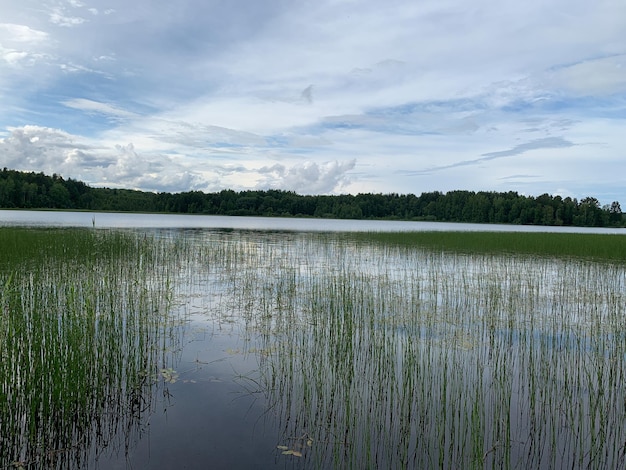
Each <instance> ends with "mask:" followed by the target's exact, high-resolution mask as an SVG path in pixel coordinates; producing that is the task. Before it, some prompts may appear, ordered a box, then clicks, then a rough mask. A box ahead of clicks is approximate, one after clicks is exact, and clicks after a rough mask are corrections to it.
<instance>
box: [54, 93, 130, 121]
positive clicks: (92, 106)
mask: <svg viewBox="0 0 626 470" xmlns="http://www.w3.org/2000/svg"><path fill="white" fill-rule="evenodd" d="M62 104H64V105H65V106H67V107H68V108H73V109H78V110H81V111H86V112H94V113H98V114H104V115H108V116H112V117H116V118H132V117H135V116H136V114H135V113H132V112H130V111H126V110H124V109H120V108H118V107H116V106H114V105H111V104H108V103H101V102H99V101H93V100H88V99H85V98H73V99H71V100H65V101H63V102H62Z"/></svg>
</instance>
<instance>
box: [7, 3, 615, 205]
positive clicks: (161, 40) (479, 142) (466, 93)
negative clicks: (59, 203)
mask: <svg viewBox="0 0 626 470" xmlns="http://www.w3.org/2000/svg"><path fill="white" fill-rule="evenodd" d="M0 12H1V13H0V103H2V106H1V107H0V167H8V168H12V169H19V170H26V171H37V172H39V171H43V172H45V173H48V174H52V173H57V174H60V175H62V176H64V177H66V178H75V179H80V180H83V181H85V182H87V183H89V184H91V185H93V186H108V187H123V188H134V189H142V190H149V191H173V192H178V191H187V190H202V191H218V190H221V189H225V188H229V189H235V190H243V189H268V188H278V189H286V190H295V191H297V192H299V193H302V194H340V193H359V192H375V193H379V192H382V193H389V192H397V193H414V194H421V193H422V192H425V191H444V192H445V191H450V190H455V189H467V190H476V191H478V190H486V191H518V192H520V193H522V194H526V195H535V196H538V195H540V194H543V193H549V194H554V195H556V194H559V195H562V196H563V197H566V196H570V197H576V198H578V199H581V198H583V197H586V196H594V197H597V198H598V199H599V200H600V202H601V203H603V204H609V203H610V202H612V201H613V200H618V201H620V202H622V204H624V203H626V138H625V130H626V2H624V1H622V0H597V1H594V2H589V1H588V0H584V1H582V0H568V1H565V0H530V1H527V2H519V1H511V0H503V1H500V2H493V1H487V0H474V1H472V2H467V1H464V0H422V1H419V2H414V1H408V0H389V1H386V2H380V1H376V0H358V1H356V0H316V1H315V2H313V1H309V0H301V1H300V0H290V1H287V0H264V1H251V0H248V1H241V0H230V1H224V0H177V1H175V2H172V1H168V2H166V1H160V0H159V1H155V0H151V1H147V0H133V1H132V2H129V1H127V0H123V1H122V0H111V1H106V0H38V1H32V0H21V1H20V2H15V1H13V0H0Z"/></svg>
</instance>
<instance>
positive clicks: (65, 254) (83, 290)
mask: <svg viewBox="0 0 626 470" xmlns="http://www.w3.org/2000/svg"><path fill="white" fill-rule="evenodd" d="M166 253H168V251H166V250H165V249H164V247H163V246H162V245H159V244H158V243H155V242H154V241H151V240H149V239H147V238H146V237H145V236H137V235H134V234H131V233H123V232H102V231H87V230H38V229H14V228H2V229H0V315H1V316H0V357H1V358H2V360H1V361H0V429H1V430H2V432H1V435H0V463H1V465H0V467H3V468H4V467H7V466H14V467H28V468H84V467H86V466H87V462H88V459H93V458H97V455H98V454H99V452H101V450H102V449H103V448H104V447H106V446H107V445H108V444H110V443H111V442H112V441H113V440H114V438H115V437H116V436H118V435H121V436H123V437H122V441H121V444H120V445H121V446H125V445H127V444H128V441H129V440H130V439H132V432H133V430H138V425H139V424H140V421H141V417H142V416H143V415H144V414H145V413H146V411H148V409H149V408H150V397H151V393H150V390H151V387H152V385H153V384H154V382H155V377H156V374H157V373H158V370H159V369H158V368H159V365H160V364H161V363H162V356H163V354H164V353H163V349H162V347H163V337H164V334H165V333H166V331H167V325H168V324H169V322H170V321H171V318H170V316H169V314H168V312H169V310H168V305H169V300H170V292H169V291H170V289H169V287H168V285H169V277H170V276H171V275H172V274H171V272H170V271H168V269H169V268H168V265H167V263H164V262H163V256H164V255H165V254H166Z"/></svg>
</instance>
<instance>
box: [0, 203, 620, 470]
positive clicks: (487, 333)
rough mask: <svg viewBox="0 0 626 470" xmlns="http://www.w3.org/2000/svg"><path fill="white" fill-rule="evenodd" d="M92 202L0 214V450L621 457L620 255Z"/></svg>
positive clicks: (278, 458)
mask: <svg viewBox="0 0 626 470" xmlns="http://www.w3.org/2000/svg"><path fill="white" fill-rule="evenodd" d="M92 217H94V214H91V213H61V212H34V211H33V212H30V211H28V212H23V211H1V212H0V226H4V227H5V230H6V227H11V228H12V227H17V226H25V227H29V229H28V230H26V231H23V232H18V233H17V234H15V235H14V238H11V237H12V236H13V235H7V238H6V240H4V244H5V246H6V247H8V246H9V245H10V246H11V247H13V246H15V248H12V249H7V250H5V254H4V257H5V258H6V259H5V258H3V259H2V260H3V264H2V265H3V269H2V270H1V271H0V286H4V290H3V291H2V292H3V295H2V298H1V303H0V306H3V312H4V313H5V318H3V322H4V323H3V324H2V325H3V328H2V334H3V335H5V336H0V347H2V348H3V349H2V350H1V351H0V352H1V353H2V355H3V361H2V364H3V365H2V366H0V386H1V387H2V390H3V394H4V395H3V400H4V401H2V402H1V403H0V405H2V406H0V410H3V411H1V412H2V413H3V414H2V415H1V416H2V419H3V421H2V424H3V426H2V428H3V437H2V438H3V439H4V440H3V442H2V444H3V445H2V446H0V448H2V449H3V450H1V451H0V458H2V460H0V462H1V463H2V466H3V467H6V466H9V465H15V466H18V467H19V466H20V465H22V466H23V467H25V468H28V467H29V466H30V467H33V466H34V467H39V468H41V467H44V466H46V467H49V468H68V469H69V468H94V469H95V468H102V469H109V468H113V469H114V468H132V469H170V468H190V469H195V468H198V469H200V468H229V469H230V468H241V469H249V468H250V469H254V468H259V469H266V468H342V469H343V468H355V469H357V468H358V469H362V468H434V467H439V468H451V469H452V468H494V467H497V468H546V469H547V468H561V467H563V468H564V467H567V468H619V467H620V466H622V465H623V464H624V459H625V448H624V442H626V410H625V409H624V406H623V405H624V403H625V402H626V389H624V387H623V383H624V380H625V379H626V366H625V364H624V359H625V358H624V351H626V331H625V330H624V326H623V318H625V315H626V268H625V267H624V266H622V265H619V264H618V265H615V264H609V263H596V262H592V261H585V260H572V259H569V260H568V259H558V258H549V257H545V258H537V257H525V256H513V255H493V254H486V255H485V254H476V255H472V254H454V253H442V252H440V251H436V252H431V251H429V250H426V249H420V248H413V249H406V248H402V247H394V246H390V245H386V244H384V243H376V242H367V241H366V240H364V239H362V238H359V239H358V240H357V239H354V238H351V237H350V232H351V231H381V230H387V231H401V230H451V229H454V230H486V229H488V230H518V229H519V230H545V229H546V228H544V227H517V226H515V227H509V226H491V225H488V226H485V225H481V226H475V225H468V224H440V223H423V222H377V221H339V220H338V221H335V220H317V219H270V218H268V219H265V218H247V217H242V218H239V217H214V216H178V215H173V216H169V215H167V216H165V215H142V214H110V213H106V214H100V213H98V214H95V227H96V228H123V229H129V228H133V229H136V230H121V231H116V230H78V231H74V230H67V227H82V228H85V227H87V228H89V227H92ZM42 226H44V227H48V228H49V227H55V226H56V227H64V228H65V229H64V230H59V231H55V230H53V231H49V230H45V231H39V230H38V227H42ZM548 230H559V229H554V228H548ZM577 230H580V229H577ZM2 233H4V232H2V230H0V234H2ZM10 233H12V232H10ZM617 233H623V232H621V231H618V232H617ZM30 235H33V236H34V237H35V238H33V239H32V240H30V241H29V240H25V239H26V238H27V237H28V236H30ZM68 237H69V238H68ZM115 237H121V238H119V239H118V238H115ZM48 244H49V245H48ZM29 247H34V248H33V251H32V254H30V252H26V250H27V249H30V248H29ZM21 252H24V253H25V254H24V255H23V256H20V253H21ZM13 256H14V257H15V259H13V258H12V257H13ZM5 265H9V266H13V267H14V268H12V269H10V270H6V269H5V268H4V266H5ZM18 267H22V269H18ZM11 286H16V287H15V288H12V287H11ZM31 306H32V307H31ZM18 313H19V314H18ZM44 313H45V315H44ZM9 314H11V315H13V314H15V317H14V318H13V317H9ZM46 315H48V317H49V318H48V321H49V324H48V326H46V327H43V326H41V327H40V326H38V323H37V322H38V321H39V318H40V317H45V316H46ZM8 318H13V320H11V321H14V322H15V323H11V321H9V320H8ZM24 318H25V319H24ZM21 321H23V322H24V323H20V322H21ZM19 325H22V328H19V327H18V326H19ZM26 326H27V327H26ZM33 331H35V332H37V334H35V333H33ZM6 335H8V336H6ZM11 335H14V336H11ZM20 335H21V336H20ZM18 338H21V339H20V340H19V341H18V340H17V339H18ZM16 344H17V345H18V346H15V347H13V348H12V347H10V346H11V345H16ZM19 345H21V346H19ZM40 357H41V358H43V359H42V361H43V362H42V363H41V364H40V365H37V361H36V359H37V358H40ZM8 358H12V360H7V359H8ZM20 361H21V362H20ZM16 364H23V367H25V368H26V370H22V369H21V368H20V367H18V365H16ZM57 365H58V374H57V373H53V371H54V370H57V369H55V367H57ZM35 377H36V378H37V379H35ZM59 377H61V379H60V378H59ZM63 377H64V378H63ZM42 390H43V392H42V394H41V396H40V395H39V394H38V393H39V392H40V391H42ZM31 396H32V397H35V398H36V400H35V399H33V400H30V401H29V397H31ZM33 407H34V408H33ZM32 410H36V411H32ZM67 410H70V411H71V413H70V412H69V411H67ZM65 413H69V414H67V415H66V414H65ZM81 423H82V424H81ZM7 429H13V430H14V432H13V433H7V432H6V430H7ZM11 435H15V436H17V437H16V438H15V440H11V438H10V436H11ZM44 464H45V465H44Z"/></svg>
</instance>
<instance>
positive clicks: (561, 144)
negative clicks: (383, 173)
mask: <svg viewBox="0 0 626 470" xmlns="http://www.w3.org/2000/svg"><path fill="white" fill-rule="evenodd" d="M575 145H576V144H574V143H572V142H570V141H568V140H565V139H563V138H562V137H546V138H543V139H535V140H532V141H529V142H525V143H523V144H518V145H516V146H515V147H513V148H510V149H508V150H500V151H497V152H487V153H483V154H482V156H481V157H480V158H473V159H469V160H463V161H457V162H454V163H451V164H448V165H437V166H432V167H429V168H427V169H424V170H418V171H400V172H399V173H402V174H412V175H421V174H431V173H434V172H439V171H443V170H449V169H452V168H458V167H464V166H471V165H478V164H481V163H484V162H487V161H490V160H495V159H499V158H504V157H513V156H516V155H521V154H523V153H526V152H529V151H532V150H539V149H554V148H568V147H573V146H575Z"/></svg>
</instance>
